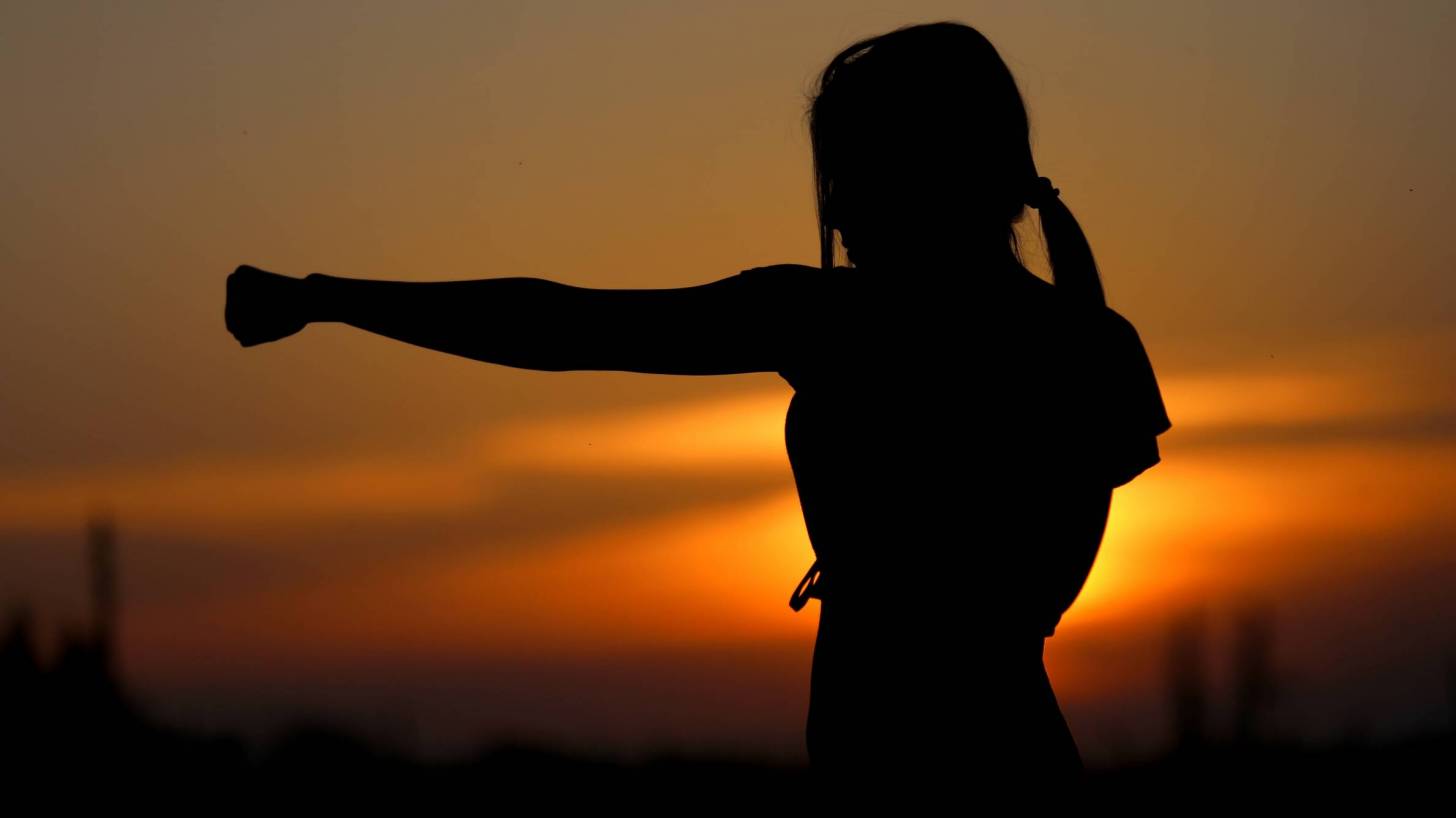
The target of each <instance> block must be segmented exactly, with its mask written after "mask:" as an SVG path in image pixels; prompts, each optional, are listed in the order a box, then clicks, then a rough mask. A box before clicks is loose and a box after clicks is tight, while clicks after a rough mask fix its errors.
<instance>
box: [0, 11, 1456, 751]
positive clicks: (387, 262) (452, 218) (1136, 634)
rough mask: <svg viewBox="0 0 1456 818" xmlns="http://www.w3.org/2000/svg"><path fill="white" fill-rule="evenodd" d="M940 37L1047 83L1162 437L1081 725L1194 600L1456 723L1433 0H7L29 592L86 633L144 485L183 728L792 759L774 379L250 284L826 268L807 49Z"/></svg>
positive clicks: (1447, 242) (1123, 705)
mask: <svg viewBox="0 0 1456 818" xmlns="http://www.w3.org/2000/svg"><path fill="white" fill-rule="evenodd" d="M941 19H953V20H959V21H961V22H965V23H968V24H971V25H973V26H976V27H978V28H980V29H981V30H982V31H983V32H984V33H985V34H986V35H987V36H988V37H989V38H990V40H991V41H992V42H993V43H994V44H995V45H996V46H997V48H998V49H999V50H1000V52H1001V54H1002V56H1003V57H1005V59H1006V60H1007V62H1008V64H1009V65H1010V66H1011V68H1012V71H1013V72H1014V73H1015V75H1016V77H1017V79H1018V81H1019V83H1020V85H1021V88H1022V91H1023V93H1024V95H1025V98H1026V102H1027V105H1028V107H1029V111H1030V115H1031V118H1032V135H1033V140H1034V141H1033V147H1034V152H1035V157H1036V161H1037V165H1038V168H1039V169H1040V170H1041V172H1042V173H1043V174H1045V175H1047V176H1049V177H1051V179H1052V180H1053V181H1054V183H1055V184H1056V185H1057V187H1059V188H1060V190H1061V197H1062V199H1063V200H1064V201H1065V202H1066V203H1067V204H1068V205H1069V207H1070V208H1071V209H1072V210H1073V212H1074V213H1075V214H1076V215H1077V218H1078V219H1079V221H1080V222H1081V224H1082V226H1083V228H1084V229H1085V231H1086V232H1087V235H1088V237H1089V239H1090V241H1091V244H1092V247H1093V249H1094V251H1095V253H1096V256H1097V259H1098V263H1099V265H1100V268H1101V271H1102V276H1103V283H1104V287H1105V289H1106V292H1107V296H1108V302H1109V304H1110V305H1111V306H1112V307H1113V308H1115V309H1116V310H1118V311H1119V312H1120V313H1122V314H1123V315H1124V316H1126V317H1127V318H1128V319H1130V320H1131V321H1132V322H1133V324H1134V325H1135V326H1136V327H1137V328H1138V331H1139V333H1140V335H1141V338H1142V340H1143V343H1144V345H1145V347H1146V349H1147V350H1148V353H1149V356H1150V358H1151V360H1152V363H1153V365H1154V368H1155V370H1156V372H1157V373H1158V377H1159V382H1160V384H1161V387H1162V392H1163V397H1164V400H1165V403H1166V405H1167V409H1168V414H1169V417H1170V418H1171V419H1172V422H1173V428H1172V430H1171V431H1169V432H1168V433H1167V434H1165V435H1164V436H1162V437H1161V438H1160V439H1159V442H1160V445H1161V448H1162V455H1163V462H1162V463H1160V464H1159V465H1157V466H1155V467H1154V468H1152V469H1151V470H1149V471H1148V472H1146V473H1144V474H1143V475H1142V476H1140V477H1139V478H1138V479H1136V480H1135V481H1134V482H1133V483H1131V484H1129V485H1127V486H1125V487H1123V488H1119V489H1118V490H1117V491H1116V493H1115V496H1114V500H1113V510H1112V517H1111V520H1110V522H1109V525H1108V530H1107V534H1106V537H1105V539H1104V541H1103V545H1102V550H1101V553H1100V556H1099V557H1098V561H1097V563H1096V565H1095V566H1094V568H1093V571H1092V575H1091V579H1090V580H1089V582H1088V584H1087V586H1086V588H1085V589H1084V591H1083V594H1082V596H1081V597H1080V598H1079V599H1078V601H1077V603H1076V604H1075V605H1074V606H1073V608H1072V609H1071V611H1070V612H1069V613H1068V614H1067V616H1066V617H1065V618H1064V619H1063V621H1062V624H1061V626H1060V627H1059V628H1058V631H1057V635H1056V637H1054V638H1053V639H1052V640H1050V642H1049V643H1048V646H1047V654H1046V655H1047V667H1048V670H1049V672H1050V675H1051V678H1052V683H1053V685H1054V687H1055V689H1056V691H1057V695H1058V697H1059V699H1060V700H1061V702H1062V705H1063V708H1064V710H1065V712H1066V714H1067V718H1068V722H1069V724H1070V726H1071V728H1072V731H1073V733H1074V735H1075V736H1076V737H1077V740H1078V744H1079V746H1080V747H1081V748H1082V751H1083V754H1084V756H1085V757H1087V758H1088V760H1089V761H1092V760H1100V759H1107V758H1112V757H1116V756H1119V755H1120V754H1125V753H1132V752H1135V751H1138V750H1139V749H1140V748H1149V747H1155V746H1157V745H1158V742H1160V741H1162V740H1163V738H1164V736H1165V733H1166V730H1167V726H1166V709H1167V704H1166V701H1165V697H1166V691H1165V690H1164V674H1165V671H1164V667H1163V662H1164V658H1163V654H1164V651H1165V647H1164V644H1165V641H1166V632H1167V630H1168V628H1169V627H1170V623H1172V622H1173V621H1175V620H1176V619H1177V618H1178V617H1179V616H1182V615H1184V614H1186V613H1187V612H1189V611H1192V610H1196V609H1200V608H1202V609H1203V610H1206V611H1207V614H1208V622H1209V627H1210V638H1211V639H1212V640H1213V649H1214V653H1213V654H1212V655H1211V662H1212V673H1213V679H1212V681H1213V682H1214V683H1215V684H1216V685H1219V686H1226V685H1227V682H1228V675H1229V669H1228V661H1227V659H1228V654H1229V646H1228V643H1229V640H1230V639H1231V636H1232V633H1233V631H1234V628H1235V622H1236V620H1237V617H1238V615H1239V613H1240V612H1241V611H1244V610H1248V609H1251V608H1255V609H1257V608H1258V607H1259V606H1268V608H1269V609H1270V610H1272V612H1273V615H1274V622H1275V626H1276V634H1275V648H1274V659H1275V663H1276V667H1277V669H1278V671H1279V679H1280V682H1281V683H1282V685H1283V688H1282V691H1283V693H1282V698H1281V700H1280V709H1279V711H1278V714H1279V719H1280V723H1281V725H1283V726H1284V728H1285V729H1287V730H1288V731H1289V732H1292V733H1297V734H1301V735H1311V736H1320V735H1339V734H1343V733H1346V732H1348V731H1351V730H1356V731H1371V732H1374V733H1377V734H1381V733H1389V734H1399V733H1402V732H1408V731H1410V730H1414V729H1418V728H1420V727H1422V726H1430V725H1436V724H1442V723H1445V722H1446V721H1447V720H1448V719H1453V718H1456V715H1453V714H1452V712H1451V707H1452V706H1453V705H1452V703H1451V702H1450V701H1448V698H1447V696H1448V685H1449V684H1451V682H1450V676H1449V675H1448V674H1456V669H1447V667H1446V666H1445V665H1443V662H1456V597H1453V595H1452V593H1451V589H1452V588H1456V548H1453V546H1456V502H1453V501H1452V499H1453V495H1456V231H1453V230H1452V229H1451V227H1450V223H1451V220H1452V219H1451V213H1452V212H1453V211H1456V198H1453V194H1456V158H1453V157H1452V153H1451V149H1450V147H1451V145H1453V144H1456V95H1453V94H1452V93H1451V92H1450V89H1449V80H1450V77H1452V76H1456V53H1453V51H1452V49H1451V48H1450V43H1451V42H1452V39H1453V35H1456V5H1453V4H1450V3H1442V2H1429V3H1414V2H1406V3H1380V4H1377V3H1373V2H1371V3H1350V2H1320V3H1314V2H1309V3H1295V2H1278V3H1255V2H1217V3H1194V2H1180V3H1171V4H1170V3H1160V2H1137V3H1132V2H1118V3H1094V2H1088V3H1070V2H1063V3H1034V2H1026V3H1017V4H1014V5H1013V4H1004V3H973V2H957V3H930V2H920V3H915V2H907V3H897V4H883V3H866V2H856V0H839V1H838V2H833V3H830V2H803V3H787V4H786V3H783V2H772V3H770V2H757V0H753V1H751V2H737V3H731V4H730V3H681V2H666V1H665V0H664V1H663V2H631V3H626V2H622V3H615V2H613V3H608V2H586V1H585V0H583V1H582V2H530V3H526V2H519V3H506V2H491V3H484V2H481V3H465V2H461V3H427V2H414V3H404V2H398V3H370V4H364V3H335V2H309V3H282V2H278V3H263V2H257V3H222V4H218V3H184V2H176V3H160V2H158V3H145V4H141V3H138V4H105V3H40V2H32V3H14V2H9V3H4V4H3V5H0V88H3V94H4V96H3V98H4V100H5V105H4V107H5V111H6V113H5V117H4V118H5V125H4V127H3V128H0V191H3V195H0V225H3V227H0V380H3V387H0V605H5V606H7V607H8V606H13V605H26V606H29V607H30V608H31V609H32V610H33V611H34V612H35V614H36V616H37V617H38V620H39V622H40V624H41V625H42V626H43V628H44V630H43V636H44V638H45V640H46V644H50V643H51V641H52V640H53V639H54V638H55V635H56V633H57V631H58V629H60V628H61V627H63V626H65V625H66V624H67V623H69V622H82V621H84V620H85V617H86V616H87V611H88V608H87V604H86V603H87V598H86V596H85V594H86V581H87V579H86V578H87V574H86V563H85V534H86V522H87V519H88V517H89V515H90V514H91V513H92V512H93V511H96V510H99V509H109V510H111V511H112V512H114V515H115V520H116V524H117V528H118V537H119V541H118V544H119V557H120V576H121V589H122V601H123V610H122V616H121V637H120V639H121V642H120V647H121V650H122V656H121V666H122V672H123V674H124V679H125V681H126V683H127V684H128V685H129V686H130V688H131V689H133V690H134V691H135V692H136V694H137V695H138V697H140V698H141V699H142V700H143V701H144V702H146V703H147V705H148V706H149V707H151V708H152V709H153V710H154V711H155V712H156V713H157V714H158V716H159V717H160V718H164V719H166V720H168V721H169V722H170V723H176V724H182V725H197V726H206V727H217V728H225V729H236V730H243V731H248V732H249V733H252V734H257V735H264V734H267V732H268V731H270V730H273V729H276V728H277V727H278V726H279V725H282V724H285V723H287V722H288V721H289V720H290V719H292V718H294V717H296V716H298V715H301V714H325V715H330V716H333V717H336V718H338V719H340V720H342V721H345V722H347V723H349V724H352V725H355V726H357V727H358V728H359V729H361V730H367V731H371V732H374V733H378V734H381V735H386V736H389V737H392V738H398V739H399V740H401V741H407V742H410V743H411V744H412V746H414V747H416V748H417V749H419V750H420V751H421V752H426V753H439V754H447V753H450V752H455V751H457V750H459V749H461V748H464V747H468V746H470V745H471V744H473V743H474V742H476V741H478V740H481V739H485V738H490V737H493V736H500V735H505V734H513V735H526V736H531V737H541V738H544V739H546V740H550V741H554V742H558V743H562V744H574V745H579V746H583V747H590V748H606V749H609V750H612V751H620V752H636V751H638V750H641V749H648V748H653V747H659V746H665V745H684V746H693V747H715V748H717V747H729V748H739V749H746V750H749V751H752V752H758V753H771V754H775V755H780V756H783V757H785V758H792V759H800V758H802V757H803V728H804V715H805V708H806V706H807V702H808V678H809V677H808V674H809V665H810V659H811V653H812V648H813V638H814V629H815V626H816V623H817V617H818V603H817V602H811V603H810V604H809V606H808V607H806V608H805V609H804V610H803V611H801V612H799V613H794V612H793V611H791V610H790V609H789V607H788V604H787V600H788V597H789V594H790V592H791V591H792V590H793V586H794V583H795V582H796V581H797V580H798V579H799V577H800V576H801V575H802V574H803V571H804V570H805V569H806V568H807V567H808V565H809V562H810V561H811V559H812V556H813V555H812V551H811V549H810V546H809V541H808V538H807V535H806V534H805V531H804V527H803V519H802V516H801V514H800V509H799V505H798V499H797V496H796V495H795V493H794V485H793V479H792V475H791V472H790V470H789V464H788V460H787V457H786V455H785V452H784V445H783V420H784V412H785V409H786V408H787V405H788V401H789V398H790V397H791V395H792V392H791V389H790V387H789V386H788V384H787V383H785V382H784V381H783V380H782V379H781V378H779V377H778V376H777V375H774V374H769V373H764V374H751V375H734V376H719V377H691V376H660V375H656V376H654V375H643V374H634V373H619V372H565V373H560V372H537V371H529V370H518V369H511V368H508V367H505V366H500V365H493V364H485V363H480V362H476V361H470V360H467V359H464V358H458V357H453V356H449V355H445V354H441V353H438V352H433V351H429V350H425V349H421V348H417V347H411V346H407V345H405V344H401V343H399V342H396V341H392V340H389V339H386V338H383V337H380V336H374V335H370V334H368V333H365V332H362V331H360V330H357V329H354V328H351V327H348V326H345V325H342V324H329V325H316V326H312V327H309V328H307V329H306V330H304V331H303V332H302V333H300V334H298V335H296V336H293V337H290V338H287V339H285V340H283V341H281V342H279V343H276V344H267V345H263V346H259V347H253V348H248V349H243V348H241V347H239V345H238V343H237V342H236V341H235V340H234V339H233V337H232V336H230V335H229V334H228V333H227V331H226V330H225V328H224V324H223V304H224V282H225V278H226V276H227V274H228V273H229V272H231V271H232V270H233V269H234V268H235V267H237V266H238V265H239V264H244V263H246V264H252V265H255V266H258V267H262V268H264V269H267V270H273V271H276V272H280V273H285V274H289V275H295V276H303V275H306V274H308V273H310V272H324V273H329V274H332V275H338V276H351V277H361V278H381V279H399V280H418V281H429V280H446V279H464V278H483V277H495V276H538V277H543V278H550V279H555V280H558V281H563V282H567V283H572V284H577V285H582V286H593V287H675V286H687V285H691V284H698V283H704V282H707V281H711V280H714V279H718V278H722V277H725V276H728V275H732V274H734V273H736V272H738V271H740V270H743V269H746V268H749V267H755V266H763V265H768V264H775V263H799V264H817V262H818V247H817V237H816V232H815V230H816V224H815V212H814V200H813V192H812V191H813V188H812V168H811V164H810V153H809V143H808V134H807V131H806V129H805V126H804V119H803V111H804V104H805V95H806V94H807V93H808V91H809V90H810V87H811V83H812V81H813V79H814V77H815V75H816V73H817V72H818V71H819V70H820V69H821V68H822V66H823V65H824V63H825V62H826V61H827V60H828V59H829V58H831V57H832V56H833V55H834V54H835V53H836V52H837V51H838V50H839V49H841V48H843V47H844V46H846V45H848V44H849V43H851V42H852V41H854V40H856V39H859V38H862V37H865V36H869V35H872V34H876V33H881V32H883V31H886V30H889V29H891V28H895V27H898V26H900V25H903V24H907V23H915V22H930V21H934V20H941ZM1023 228H1024V229H1025V231H1026V232H1025V234H1024V235H1026V236H1028V237H1029V246H1030V247H1031V248H1032V253H1031V259H1030V262H1031V265H1032V268H1033V270H1034V271H1036V272H1038V273H1039V274H1041V275H1044V276H1045V275H1046V266H1045V263H1044V259H1043V258H1042V257H1041V256H1040V255H1039V254H1038V252H1037V251H1039V249H1040V243H1039V233H1038V231H1037V228H1036V222H1035V217H1034V215H1032V216H1029V217H1028V220H1027V222H1026V223H1025V224H1024V225H1023ZM1447 657H1453V658H1447ZM1452 667H1453V668H1456V665H1453V666H1452ZM1224 700H1225V696H1224V693H1218V694H1217V695H1216V697H1215V706H1216V707H1222V706H1223V705H1222V702H1223V701H1224ZM1217 718H1219V719H1221V718H1223V717H1222V716H1218V717H1217ZM1220 723H1221V722H1220Z"/></svg>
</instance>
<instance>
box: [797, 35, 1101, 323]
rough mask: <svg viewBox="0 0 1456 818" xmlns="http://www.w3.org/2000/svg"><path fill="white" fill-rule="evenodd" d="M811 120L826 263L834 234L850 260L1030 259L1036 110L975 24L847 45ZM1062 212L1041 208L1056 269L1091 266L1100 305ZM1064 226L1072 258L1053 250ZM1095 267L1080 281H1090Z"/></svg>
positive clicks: (1061, 275)
mask: <svg viewBox="0 0 1456 818" xmlns="http://www.w3.org/2000/svg"><path fill="white" fill-rule="evenodd" d="M807 115H808V119H809V134H810V142H811V144H812V146H813V152H814V175H815V181H816V188H817V194H818V206H819V232H820V252H821V263H822V264H823V266H824V267H825V268H826V269H827V268H830V267H833V266H834V234H835V232H836V231H837V232H838V233H839V235H840V237H841V240H842V242H843V244H844V246H845V249H846V252H847V255H848V257H849V261H850V263H852V264H860V265H864V264H874V263H877V262H880V261H881V260H886V261H888V260H908V259H914V258H936V259H946V258H948V257H949V256H950V254H952V253H955V254H959V255H961V256H962V257H970V258H982V259H984V258H987V257H988V256H989V257H991V258H999V257H1000V256H1002V255H1006V254H1008V253H1010V254H1017V255H1019V253H1018V247H1017V240H1016V230H1015V224H1016V222H1018V221H1020V220H1021V218H1022V216H1023V215H1024V214H1025V212H1026V210H1025V203H1026V202H1027V201H1028V200H1029V198H1030V197H1031V196H1032V195H1034V191H1035V187H1034V186H1035V185H1036V183H1037V175H1038V174H1037V170H1036V163H1035V161H1033V159H1032V154H1031V141H1030V131H1029V127H1028V120H1027V114H1026V106H1025V104H1024V103H1023V102H1022V99H1021V92H1020V90H1019V89H1018V88H1017V85H1016V79H1015V77H1013V76H1012V74H1011V70H1010V69H1009V68H1008V67H1007V65H1006V63H1005V61H1004V60H1002V59H1001V55H1000V54H999V53H997V51H996V49H995V47H994V46H992V45H991V42H990V41H989V40H987V39H986V38H985V36H983V35H982V34H981V33H980V32H979V31H977V30H976V29H974V28H971V27H970V26H968V25H965V24H963V23H957V22H937V23H925V24H920V25H911V26H904V27H901V28H898V29H895V30H893V31H890V32H888V33H885V34H881V35H879V36H876V37H870V38H868V39H865V40H861V41H859V42H857V43H854V44H853V45H850V46H849V47H848V48H845V49H844V50H843V51H841V52H840V53H839V54H837V55H836V56H835V57H834V59H832V60H831V61H830V62H829V64H828V65H827V66H826V67H825V68H824V70H823V72H822V73H821V74H820V76H819V82H818V85H817V88H816V89H815V90H814V93H813V94H812V95H811V97H810V102H809V109H808V112H807ZM1062 212H1065V216H1066V218H1067V219H1071V213H1070V211H1066V210H1065V206H1064V205H1062V204H1061V203H1060V201H1059V200H1055V199H1054V200H1052V201H1051V202H1049V203H1048V205H1047V206H1046V207H1044V208H1043V211H1042V220H1043V230H1044V231H1046V232H1047V240H1048V252H1049V255H1050V256H1052V262H1053V267H1054V278H1056V279H1066V278H1068V276H1067V275H1065V273H1067V272H1069V271H1068V270H1066V269H1063V270H1056V269H1055V267H1056V266H1057V265H1058V264H1059V263H1060V264H1061V265H1062V266H1063V267H1064V268H1066V267H1074V266H1086V265H1091V268H1090V273H1091V277H1092V282H1091V283H1093V284H1095V285H1096V286H1095V291H1096V292H1095V295H1096V297H1097V298H1098V299H1099V300H1100V299H1101V286H1100V282H1098V280H1097V274H1096V268H1095V264H1093V263H1092V261H1091V251H1090V249H1087V250H1086V251H1085V259H1075V258H1074V256H1079V255H1083V254H1082V253H1078V252H1076V248H1075V245H1076V244H1077V243H1078V242H1079V241H1080V243H1081V244H1082V245H1083V246H1084V247H1085V244H1086V240H1085V238H1083V237H1082V236H1081V229H1080V228H1079V227H1076V221H1075V219H1071V222H1070V226H1071V227H1073V228H1075V236H1072V235H1070V234H1069V233H1068V231H1066V230H1065V229H1064V228H1065V227H1067V225H1066V223H1065V220H1062V219H1061V216H1062ZM1049 222H1051V223H1049ZM1052 223H1056V224H1052ZM1057 228H1063V229H1062V230H1061V232H1062V234H1063V238H1064V239H1068V241H1063V242H1061V245H1062V246H1061V248H1060V249H1061V250H1063V252H1062V253H1061V254H1060V255H1061V256H1062V258H1058V257H1057V256H1058V253H1057V250H1058V248H1056V247H1053V246H1052V244H1053V241H1052V240H1053V238H1054V235H1053V234H1054V232H1055V231H1056V230H1057ZM1087 272H1089V271H1088V270H1085V269H1084V270H1083V271H1082V272H1081V274H1079V275H1077V276H1076V278H1077V279H1079V284H1074V287H1080V288H1086V287H1087V285H1088V283H1089V282H1087V280H1086V273H1087ZM1056 283H1057V284H1058V285H1059V286H1061V285H1063V284H1064V283H1068V282H1065V281H1064V280H1057V282H1056ZM1090 294H1091V293H1089V295H1090Z"/></svg>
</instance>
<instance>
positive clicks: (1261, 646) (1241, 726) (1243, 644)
mask: <svg viewBox="0 0 1456 818" xmlns="http://www.w3.org/2000/svg"><path fill="white" fill-rule="evenodd" d="M1273 645H1274V614H1273V611H1272V610H1271V609H1270V608H1269V606H1267V605H1258V606H1255V607H1252V608H1250V609H1248V610H1246V611H1244V612H1243V613H1241V614H1240V616H1239V619H1238V622H1237V627H1236V633H1235V643H1234V654H1233V663H1234V701H1233V711H1234V712H1233V737H1234V741H1237V742H1240V743H1247V742H1251V741H1258V740H1261V739H1265V738H1268V736H1266V735H1265V734H1264V727H1265V724H1266V721H1267V719H1268V717H1269V714H1270V709H1271V708H1272V707H1273V705H1274V701H1275V698H1276V697H1277V696H1278V693H1279V691H1278V689H1277V686H1276V684H1275V681H1274V661H1273Z"/></svg>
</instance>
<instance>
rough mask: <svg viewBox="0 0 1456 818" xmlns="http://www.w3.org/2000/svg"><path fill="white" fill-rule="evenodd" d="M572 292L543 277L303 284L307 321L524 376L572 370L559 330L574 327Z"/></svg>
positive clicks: (309, 279) (311, 279)
mask: <svg viewBox="0 0 1456 818" xmlns="http://www.w3.org/2000/svg"><path fill="white" fill-rule="evenodd" d="M569 289H570V288H569V287H567V286H566V285H564V284H561V283H559V282H555V281H550V280H547V279H542V278H527V277H502V278H484V279H476V280H466V281H423V282H416V281H380V280H372V279H361V278H341V277H338V276H330V275H324V274H322V273H313V274H311V275H308V276H306V277H305V278H304V287H303V290H304V293H305V300H306V301H307V305H306V307H305V309H306V311H307V315H308V318H309V321H310V322H338V323H342V324H348V325H349V326H352V327H357V328H358V329H362V330H367V331H368V332H372V333H375V334H377V335H382V336H385V337H387V338H393V339H395V340H397V341H403V342H405V343H407V344H413V345H415V346H420V347H425V348H427V349H433V350H438V351H440V352H448V353H450V354H452V355H460V356H463V357H466V358H471V359H474V360H477V361H486V362H489V363H496V364H502V365H504V366H513V367H520V368H525V369H540V370H549V371H563V370H567V369H573V368H576V367H577V365H578V363H579V362H577V361H574V360H572V359H571V357H570V353H571V350H572V348H573V345H572V344H571V343H570V338H569V337H568V336H567V334H566V333H563V332H560V331H558V329H557V328H559V327H579V326H580V325H581V323H580V318H581V316H575V315H573V314H572V312H573V309H572V303H573V300H572V299H571V298H569V297H567V292H568V290H569Z"/></svg>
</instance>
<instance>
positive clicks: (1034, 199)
mask: <svg viewBox="0 0 1456 818" xmlns="http://www.w3.org/2000/svg"><path fill="white" fill-rule="evenodd" d="M1051 184H1052V183H1051V180H1050V179H1048V178H1046V177H1045V176H1041V177H1038V178H1037V180H1036V186H1035V187H1033V193H1032V194H1031V195H1029V196H1028V197H1027V198H1028V200H1029V201H1028V202H1027V204H1028V205H1029V206H1031V207H1034V208H1036V209H1037V212H1038V213H1039V214H1040V215H1041V234H1042V238H1043V239H1044V241H1045V242H1046V248H1047V262H1048V263H1049V264H1050V265H1051V268H1052V283H1053V284H1055V285H1056V286H1057V287H1059V288H1061V289H1063V290H1065V291H1066V292H1067V293H1068V294H1069V295H1071V296H1072V298H1073V299H1074V300H1076V301H1080V302H1082V303H1089V304H1096V305H1097V306H1105V305H1106V304H1107V295H1106V293H1105V292H1103V290H1102V277H1101V276H1100V275H1099V274H1098V272H1097V259H1095V258H1093V256H1092V246H1091V245H1090V244H1088V243H1087V235H1086V234H1085V233H1083V232H1082V226H1081V225H1080V224H1078V223H1077V217H1076V216H1073V215H1072V211H1071V210H1070V209H1068V207H1067V206H1066V204H1064V203H1063V202H1062V199H1061V197H1060V196H1058V195H1057V193H1058V190H1057V189H1056V188H1054V187H1052V186H1051Z"/></svg>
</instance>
